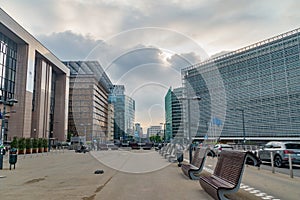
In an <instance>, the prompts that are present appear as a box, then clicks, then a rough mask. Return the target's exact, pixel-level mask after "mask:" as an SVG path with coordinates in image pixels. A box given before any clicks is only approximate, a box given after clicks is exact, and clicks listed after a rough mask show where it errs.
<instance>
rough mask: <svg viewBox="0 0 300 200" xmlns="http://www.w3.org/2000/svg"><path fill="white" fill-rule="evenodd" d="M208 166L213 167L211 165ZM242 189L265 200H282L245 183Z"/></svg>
mask: <svg viewBox="0 0 300 200" xmlns="http://www.w3.org/2000/svg"><path fill="white" fill-rule="evenodd" d="M208 166H209V167H211V165H208ZM203 169H204V170H205V171H207V172H209V173H211V174H212V173H213V170H212V169H210V168H208V167H203ZM240 188H241V189H243V190H245V191H246V192H249V193H250V194H254V195H255V196H257V197H261V198H262V199H264V200H280V199H275V197H273V196H270V195H268V194H267V193H264V192H261V191H260V190H257V189H255V188H253V187H250V186H248V185H245V184H243V183H241V184H240Z"/></svg>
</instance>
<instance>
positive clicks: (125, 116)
mask: <svg viewBox="0 0 300 200" xmlns="http://www.w3.org/2000/svg"><path fill="white" fill-rule="evenodd" d="M124 92H125V87H124V85H114V86H113V89H112V91H111V93H110V95H109V102H110V103H111V104H113V105H114V139H115V140H119V139H120V140H128V139H130V138H133V137H134V120H135V101H134V100H133V99H132V98H131V97H129V96H127V95H125V94H124Z"/></svg>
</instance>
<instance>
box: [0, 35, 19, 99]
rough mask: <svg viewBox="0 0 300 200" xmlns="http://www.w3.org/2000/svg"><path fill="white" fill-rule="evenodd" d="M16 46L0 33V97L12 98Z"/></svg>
mask: <svg viewBox="0 0 300 200" xmlns="http://www.w3.org/2000/svg"><path fill="white" fill-rule="evenodd" d="M16 66H17V44H16V43H15V42H14V41H13V40H11V39H9V38H8V37H6V36H5V35H4V34H2V33H1V32H0V97H1V99H2V100H4V101H6V100H7V99H12V98H14V93H15V77H16Z"/></svg>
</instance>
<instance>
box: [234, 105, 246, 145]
mask: <svg viewBox="0 0 300 200" xmlns="http://www.w3.org/2000/svg"><path fill="white" fill-rule="evenodd" d="M231 110H237V111H241V112H242V123H243V148H244V149H245V143H246V130H245V114H244V109H241V108H236V109H231Z"/></svg>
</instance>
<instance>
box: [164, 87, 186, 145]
mask: <svg viewBox="0 0 300 200" xmlns="http://www.w3.org/2000/svg"><path fill="white" fill-rule="evenodd" d="M182 98H183V88H175V89H173V90H172V88H169V90H168V92H167V94H166V96H165V115H166V116H165V119H166V122H165V132H166V139H167V141H169V140H170V139H171V138H177V139H180V138H183V136H184V123H183V122H184V121H183V108H182V100H181V99H182Z"/></svg>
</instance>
